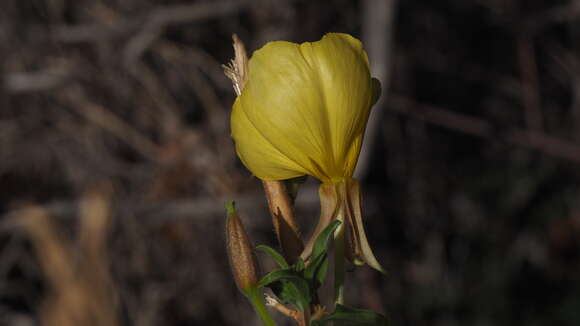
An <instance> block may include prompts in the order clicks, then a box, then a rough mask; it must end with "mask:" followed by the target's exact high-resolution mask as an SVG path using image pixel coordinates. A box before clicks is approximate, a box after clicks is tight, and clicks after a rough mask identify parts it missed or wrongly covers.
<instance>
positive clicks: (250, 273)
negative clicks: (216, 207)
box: [226, 202, 259, 296]
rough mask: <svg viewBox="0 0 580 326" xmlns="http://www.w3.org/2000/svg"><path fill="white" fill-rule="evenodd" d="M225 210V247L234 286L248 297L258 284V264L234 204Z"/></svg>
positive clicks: (228, 205) (230, 203)
mask: <svg viewBox="0 0 580 326" xmlns="http://www.w3.org/2000/svg"><path fill="white" fill-rule="evenodd" d="M226 208H227V219H226V240H227V243H226V246H227V252H228V257H229V261H230V267H231V269H232V274H233V275H234V280H235V282H236V285H237V286H238V288H239V289H240V291H242V292H243V293H244V294H245V295H246V296H249V295H250V293H251V292H252V291H253V290H255V289H256V286H257V284H258V278H259V276H258V264H257V261H256V257H255V255H254V252H253V246H252V242H251V241H250V238H249V237H248V234H247V233H246V231H245V230H244V226H243V225H242V221H241V220H240V217H239V216H238V214H237V213H236V209H235V207H234V202H228V203H227V204H226Z"/></svg>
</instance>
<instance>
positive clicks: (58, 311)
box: [20, 193, 117, 326]
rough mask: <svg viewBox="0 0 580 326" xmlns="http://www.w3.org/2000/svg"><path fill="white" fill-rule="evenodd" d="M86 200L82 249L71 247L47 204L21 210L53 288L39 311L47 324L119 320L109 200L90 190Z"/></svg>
mask: <svg viewBox="0 0 580 326" xmlns="http://www.w3.org/2000/svg"><path fill="white" fill-rule="evenodd" d="M81 206H82V207H81V211H82V215H81V218H82V220H81V234H80V244H81V245H80V248H81V250H80V252H79V253H75V252H73V251H72V250H71V249H70V248H71V247H72V246H71V244H70V243H68V242H69V240H67V239H64V238H63V236H62V235H61V234H60V229H59V227H58V226H57V225H56V224H55V223H54V220H53V219H51V217H50V216H49V215H48V214H47V212H46V210H44V209H43V208H40V207H30V208H27V209H25V210H24V211H23V212H22V213H21V214H20V221H21V225H22V227H23V228H24V229H25V230H26V231H27V232H28V233H29V235H30V238H31V241H32V243H33V245H34V249H35V251H36V254H37V256H38V259H39V261H40V266H41V268H42V270H43V272H44V274H45V277H46V280H47V282H48V284H49V288H50V290H49V291H50V292H49V294H48V296H47V297H46V299H45V302H44V303H43V305H42V307H41V311H40V318H41V320H42V323H43V324H44V325H46V326H78V325H86V326H114V325H117V316H116V307H115V301H114V295H113V290H112V285H111V280H110V275H109V272H108V268H107V265H108V263H107V259H106V255H105V244H106V242H105V239H106V236H107V224H108V220H109V211H108V210H109V209H108V200H107V198H106V196H103V195H102V194H101V193H91V194H89V195H88V196H87V197H86V198H85V200H84V202H83V203H82V205H81Z"/></svg>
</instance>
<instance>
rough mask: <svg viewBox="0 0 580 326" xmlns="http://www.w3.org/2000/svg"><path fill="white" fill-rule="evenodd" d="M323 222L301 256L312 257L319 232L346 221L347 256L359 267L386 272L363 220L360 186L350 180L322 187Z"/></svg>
mask: <svg viewBox="0 0 580 326" xmlns="http://www.w3.org/2000/svg"><path fill="white" fill-rule="evenodd" d="M318 193H319V195H320V219H319V220H318V225H317V226H316V228H315V230H314V234H313V235H312V237H311V238H310V240H309V241H308V242H307V243H306V246H305V249H304V251H303V252H302V255H301V257H303V258H305V259H306V258H308V257H310V256H311V255H312V250H313V247H314V241H315V239H316V238H318V236H319V235H320V233H321V232H322V231H323V230H324V229H325V228H326V227H327V226H328V225H329V224H330V223H331V222H332V221H334V220H336V219H341V220H344V221H345V227H346V230H345V231H346V246H347V248H346V249H347V251H346V256H347V258H348V259H349V260H350V261H352V262H353V263H354V264H356V265H364V264H367V265H369V266H370V267H372V268H374V269H376V270H377V271H379V272H381V273H385V271H384V269H383V268H382V266H381V264H380V263H379V262H378V261H377V259H376V257H375V255H374V254H373V251H372V249H371V247H370V245H369V242H368V239H367V236H366V232H365V229H364V224H363V220H362V208H361V194H360V186H359V183H358V182H357V181H356V180H354V179H352V178H348V179H345V180H341V181H339V182H336V183H323V184H321V185H320V188H319V191H318Z"/></svg>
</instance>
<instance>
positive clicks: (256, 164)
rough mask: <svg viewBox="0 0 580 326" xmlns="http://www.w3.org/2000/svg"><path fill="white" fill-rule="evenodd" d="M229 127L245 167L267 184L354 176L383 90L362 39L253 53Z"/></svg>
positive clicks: (276, 45)
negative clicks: (305, 177)
mask: <svg viewBox="0 0 580 326" xmlns="http://www.w3.org/2000/svg"><path fill="white" fill-rule="evenodd" d="M248 68H249V69H248V72H247V73H248V75H247V82H246V83H245V85H244V86H243V90H242V91H241V95H240V96H238V98H237V99H236V101H235V103H234V107H233V111H232V117H231V128H232V136H233V138H234V140H235V143H236V151H237V153H238V156H239V157H240V159H241V160H242V162H243V163H244V165H245V166H246V167H247V168H248V169H249V170H250V171H251V172H252V173H253V174H254V175H256V176H257V177H258V178H260V179H262V180H284V179H290V178H294V177H298V176H302V175H311V176H314V177H316V178H318V179H319V180H321V181H322V182H325V183H328V182H338V181H340V180H344V179H345V178H350V177H351V176H352V174H353V172H354V168H355V166H356V162H357V160H358V156H359V153H360V149H361V145H362V140H363V135H364V131H365V127H366V124H367V120H368V116H369V113H370V110H371V106H372V105H373V104H374V102H376V100H377V98H378V94H379V92H380V85H379V83H378V81H377V80H376V79H372V78H371V76H370V73H369V63H368V58H367V55H366V53H365V51H364V50H363V47H362V44H361V42H360V41H359V40H357V39H355V38H354V37H352V36H350V35H347V34H335V33H331V34H327V35H325V36H324V37H323V38H322V40H320V41H318V42H305V43H302V44H296V43H290V42H285V41H276V42H270V43H268V44H266V45H265V46H264V47H262V48H261V49H259V50H258V51H256V52H254V54H253V56H252V58H251V59H250V61H249V67H248Z"/></svg>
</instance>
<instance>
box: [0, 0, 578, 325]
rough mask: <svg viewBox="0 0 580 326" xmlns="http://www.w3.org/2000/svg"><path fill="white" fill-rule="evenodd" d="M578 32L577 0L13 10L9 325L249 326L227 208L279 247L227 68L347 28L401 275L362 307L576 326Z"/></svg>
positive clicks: (374, 236) (371, 161)
mask: <svg viewBox="0 0 580 326" xmlns="http://www.w3.org/2000/svg"><path fill="white" fill-rule="evenodd" d="M579 18H580V7H579V6H578V5H577V4H576V2H575V1H572V0H568V1H564V0H561V1H560V0H559V1H540V0H489V1H463V0H440V1H429V0H423V1H419V0H416V1H410V0H407V1H398V2H396V1H393V0H388V1H387V0H385V1H380V0H365V1H347V0H329V1H275V0H260V1H258V0H257V1H226V0H216V1H181V0H165V1H163V0H117V1H115V0H99V1H90V0H26V1H22V0H20V1H16V0H3V1H1V3H0V62H1V66H0V67H1V71H0V78H1V87H0V213H1V214H2V216H1V217H0V324H1V325H37V324H40V323H45V324H47V325H62V326H68V325H89V324H90V323H93V324H95V325H98V324H99V323H100V325H103V324H107V323H109V324H110V323H112V321H111V320H117V322H118V324H119V325H140V326H141V325H257V324H258V322H257V320H256V319H255V316H254V314H253V312H252V310H251V307H250V306H249V305H248V304H247V303H246V302H245V300H244V299H243V297H242V296H241V295H240V294H239V293H238V292H237V290H236V289H235V286H234V284H233V281H232V279H231V277H230V275H229V270H228V266H227V259H226V254H225V251H224V237H223V234H224V231H223V228H224V209H223V204H224V202H225V201H226V200H229V199H236V200H237V201H238V205H239V209H240V212H241V213H242V215H243V218H244V222H245V223H246V225H247V227H248V230H249V232H250V233H251V236H252V237H253V239H254V242H255V243H266V244H269V245H273V246H274V245H275V237H274V235H273V233H272V227H271V226H270V221H269V217H268V215H267V210H266V208H265V200H264V198H263V195H262V192H261V189H260V185H259V182H258V180H256V179H255V178H252V177H251V175H250V174H249V172H248V171H246V170H245V169H244V168H243V166H242V165H241V163H240V162H239V160H238V159H237V158H236V156H235V153H234V149H233V144H232V141H231V139H230V138H229V126H228V124H229V120H228V119H229V109H230V106H231V103H232V101H233V99H234V95H233V92H232V88H231V85H230V84H229V81H228V80H227V79H226V78H225V77H224V76H223V74H222V72H221V67H220V64H221V63H225V62H227V61H228V60H229V59H230V58H231V57H232V49H231V40H230V35H231V34H232V33H237V34H238V35H239V36H240V38H241V39H242V40H244V41H245V42H246V45H247V47H248V49H249V50H250V51H252V50H254V49H256V48H258V47H260V46H261V45H263V44H264V43H265V42H267V41H269V40H275V39H284V40H290V41H295V42H302V41H314V40H318V39H319V38H320V37H321V36H322V35H323V34H324V33H327V32H331V31H335V32H346V33H350V34H352V35H355V36H356V37H358V38H361V39H362V40H363V41H364V42H365V46H366V47H367V49H368V50H369V55H370V58H371V61H372V64H373V70H374V72H373V74H374V75H376V76H378V77H380V78H381V79H382V80H383V87H384V89H383V97H382V102H381V103H380V104H379V105H378V106H377V107H376V108H375V109H374V110H375V113H376V114H377V115H376V116H373V118H372V120H371V122H370V124H371V127H369V129H370V136H369V137H367V140H366V141H367V145H368V146H369V147H368V153H369V156H368V157H367V156H365V157H364V158H362V159H361V162H360V166H359V168H360V169H361V170H360V180H361V181H362V183H363V184H364V196H365V198H364V199H365V200H364V205H365V210H366V217H367V219H366V223H367V229H368V230H369V236H370V242H371V244H372V245H373V247H374V248H375V250H376V252H377V254H378V257H379V260H380V261H382V262H383V264H384V266H385V267H386V268H387V269H388V271H389V275H388V276H387V277H381V276H380V275H378V274H377V273H375V272H373V271H371V270H369V269H365V268H363V269H360V270H357V271H355V272H351V273H349V281H350V283H349V284H348V301H349V303H350V304H351V305H355V306H359V307H368V308H373V309H376V310H380V311H383V312H385V313H386V314H387V315H388V316H390V318H391V320H392V322H393V325H400V326H403V325H413V326H418V325H441V326H443V325H445V326H447V325H449V326H452V325H478V326H484V325H513V324H520V325H527V326H533V325H577V324H578V323H579V322H580V313H579V311H580V310H579V307H580V292H579V291H580V282H579V275H580V273H579V272H580V270H579V260H578V258H579V251H578V250H579V237H578V232H579V231H580V206H579V205H578V202H579V201H578V199H579V198H580V193H579V188H578V180H579V178H580V175H579V174H578V172H577V171H578V166H579V163H580V146H579V142H580V129H579V127H580V107H579V106H578V105H579V102H578V101H579V99H580V87H579V85H580V58H579V56H578V55H579V52H580V47H579V45H580V43H579V42H578V41H579V40H580V25H579ZM315 187H316V184H315V183H314V182H311V183H309V184H308V185H307V186H306V187H305V190H304V192H303V193H302V194H301V195H300V197H299V200H298V212H299V213H300V215H301V222H302V224H303V226H304V234H306V235H307V234H308V232H309V230H310V228H311V227H312V224H313V223H314V222H315V220H316V215H317V209H318V208H317V205H318V203H317V199H316V197H315V191H316V189H315ZM91 198H93V200H92V201H91ZM95 198H96V199H95ZM99 198H100V199H99ZM87 202H88V203H89V204H90V203H92V204H91V205H94V206H89V209H87V210H88V211H89V212H88V213H87V212H86V211H87V210H85V211H83V210H82V208H83V206H82V203H85V204H86V203H87ZM30 205H35V206H36V208H35V209H34V210H31V208H30ZM99 205H100V206H99ZM103 205H105V206H106V205H110V207H111V208H110V210H109V211H107V210H106V209H105V210H104V211H103V212H101V213H99V208H100V207H101V208H102V206H103ZM43 216H45V217H43ZM106 217H109V219H107V218H106ZM87 220H90V221H97V222H95V225H96V226H95V225H92V224H91V223H92V222H90V223H88V222H86V221H87ZM83 221H84V222H83ZM99 221H108V227H106V228H104V229H100V228H99ZM87 223H88V224H87ZM87 225H88V226H87ZM91 225H92V226H93V227H91ZM50 230H53V231H50ZM99 239H100V240H99ZM103 239H105V240H103ZM91 248H93V249H91ZM262 258H264V257H262ZM262 265H263V267H264V270H268V268H270V266H271V262H269V261H267V260H264V263H263V264H262ZM108 271H110V273H109V272H108ZM110 298H113V299H112V300H108V299H110ZM77 312H78V313H80V314H81V315H83V314H85V315H86V316H94V315H91V314H96V315H98V316H100V317H86V316H85V315H83V316H84V317H83V316H81V317H71V316H75V315H74V314H75V313H77ZM63 316H64V317H63ZM59 318H60V319H59ZM75 318H77V319H75ZM83 318H88V319H89V320H91V322H87V321H86V319H83ZM99 318H102V320H104V321H100V322H99V321H98V320H100V319H99ZM107 318H109V319H107ZM71 320H72V322H71ZM79 320H81V321H79ZM82 320H84V321H82ZM51 323H52V324H51Z"/></svg>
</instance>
